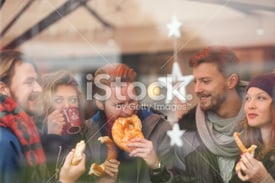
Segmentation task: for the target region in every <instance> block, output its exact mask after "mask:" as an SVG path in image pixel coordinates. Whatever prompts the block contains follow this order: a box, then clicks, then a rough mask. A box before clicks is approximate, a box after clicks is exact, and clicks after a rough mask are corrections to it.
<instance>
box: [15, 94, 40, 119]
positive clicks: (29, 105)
mask: <svg viewBox="0 0 275 183" xmlns="http://www.w3.org/2000/svg"><path fill="white" fill-rule="evenodd" d="M10 93H11V97H12V98H13V99H14V100H15V102H16V103H17V104H18V105H19V106H20V107H21V108H22V109H23V110H24V112H26V113H27V114H28V115H30V116H33V115H35V114H36V113H37V111H36V103H37V101H38V97H39V94H40V93H39V92H32V93H31V94H30V95H29V96H27V97H26V99H25V100H23V99H19V98H18V97H16V96H15V95H14V93H13V92H12V91H11V92H10Z"/></svg>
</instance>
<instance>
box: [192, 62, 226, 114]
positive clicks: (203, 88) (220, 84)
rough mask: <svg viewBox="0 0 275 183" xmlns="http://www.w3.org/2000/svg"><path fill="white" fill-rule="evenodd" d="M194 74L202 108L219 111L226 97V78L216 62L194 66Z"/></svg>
mask: <svg viewBox="0 0 275 183" xmlns="http://www.w3.org/2000/svg"><path fill="white" fill-rule="evenodd" d="M193 75H194V77H195V79H194V82H195V84H194V87H195V93H196V95H197V96H198V99H199V103H200V106H201V109H202V110H204V111H209V110H210V111H214V112H215V111H217V110H218V109H219V108H220V107H221V106H222V104H223V102H224V101H225V99H226V93H227V91H226V78H224V76H223V75H222V73H221V72H220V71H219V70H218V67H217V66H216V64H214V63H202V64H200V65H198V66H197V67H194V68H193Z"/></svg>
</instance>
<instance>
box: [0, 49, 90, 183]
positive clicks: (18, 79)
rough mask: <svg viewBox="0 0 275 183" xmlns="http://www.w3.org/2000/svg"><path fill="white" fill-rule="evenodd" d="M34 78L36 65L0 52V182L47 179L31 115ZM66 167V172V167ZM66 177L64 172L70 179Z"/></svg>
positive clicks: (36, 91)
mask: <svg viewBox="0 0 275 183" xmlns="http://www.w3.org/2000/svg"><path fill="white" fill-rule="evenodd" d="M38 77H39V76H38V70H37V68H36V66H35V65H34V64H33V63H31V62H29V61H27V60H26V59H24V58H23V55H22V53H20V52H17V51H12V50H9V51H3V52H1V53H0V147H1V150H0V182H1V183H8V182H9V183H10V182H13V183H17V182H28V183H32V182H44V181H46V180H47V173H46V172H47V171H46V165H45V161H46V160H45V154H44V151H43V149H42V146H41V142H40V137H39V133H38V130H37V128H36V125H35V123H34V121H33V119H32V118H31V116H32V115H33V114H34V112H35V108H36V100H37V98H38V95H39V93H40V92H41V86H40V85H39V83H38ZM84 159H85V158H84ZM65 164H66V163H65ZM66 165H68V163H67V164H66ZM84 169H85V167H84V168H82V173H83V170H84ZM66 170H68V171H67V172H70V171H69V168H68V166H66ZM63 172H64V171H63ZM75 172H76V171H75ZM78 172H79V173H81V171H78ZM70 176H72V175H66V177H68V180H70V182H71V180H73V179H72V177H70ZM66 177H65V178H66ZM76 177H77V176H76ZM63 180H64V177H63ZM64 182H66V181H64Z"/></svg>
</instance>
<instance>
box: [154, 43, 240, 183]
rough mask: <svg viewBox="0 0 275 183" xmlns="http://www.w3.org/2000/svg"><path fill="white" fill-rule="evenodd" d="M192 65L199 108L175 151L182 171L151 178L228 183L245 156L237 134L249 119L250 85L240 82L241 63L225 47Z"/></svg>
mask: <svg viewBox="0 0 275 183" xmlns="http://www.w3.org/2000/svg"><path fill="white" fill-rule="evenodd" d="M189 65H190V67H192V68H193V75H194V92H195V94H196V95H197V97H198V100H199V103H198V105H197V106H196V107H195V108H194V109H191V110H190V111H189V112H188V113H187V114H185V115H183V116H182V118H181V119H180V120H179V121H178V123H179V125H180V128H181V130H184V134H183V135H182V142H183V145H182V147H177V146H176V147H175V148H174V151H175V160H176V161H175V166H176V168H175V169H173V170H172V171H166V169H163V171H162V172H159V174H154V175H151V178H152V180H155V182H168V180H171V179H173V182H196V183H197V182H199V183H209V182H211V183H221V182H224V183H227V182H229V181H230V179H231V177H232V172H233V169H234V166H235V161H236V158H237V157H238V156H239V153H240V152H239V149H238V148H237V146H236V143H235V141H234V138H233V133H234V132H235V131H238V129H239V128H238V127H239V125H238V124H240V122H241V121H242V120H244V118H245V114H244V111H243V107H242V105H243V99H244V97H243V96H244V90H245V85H244V83H242V82H240V79H239V73H238V58H237V57H236V55H235V54H234V53H233V52H232V51H231V50H229V49H227V48H225V47H208V48H205V49H203V50H201V51H200V52H198V53H197V54H196V55H194V56H193V57H192V58H191V59H190V60H189ZM168 174H170V177H169V176H168ZM163 177H167V179H166V180H165V179H164V178H163ZM169 178H170V179H169ZM160 180H161V181H160Z"/></svg>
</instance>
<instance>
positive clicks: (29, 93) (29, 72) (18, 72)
mask: <svg viewBox="0 0 275 183" xmlns="http://www.w3.org/2000/svg"><path fill="white" fill-rule="evenodd" d="M37 79H38V75H37V73H36V71H35V69H34V67H33V66H32V65H31V64H30V63H17V64H16V65H15V72H14V76H13V77H12V80H11V86H10V90H11V94H12V97H14V99H15V101H16V102H17V103H18V104H19V105H20V106H21V107H22V108H23V109H24V111H26V112H27V113H29V114H33V113H34V112H35V108H36V106H35V103H36V101H37V97H38V94H39V93H40V92H41V90H42V89H41V86H40V85H39V84H38V82H37Z"/></svg>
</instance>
